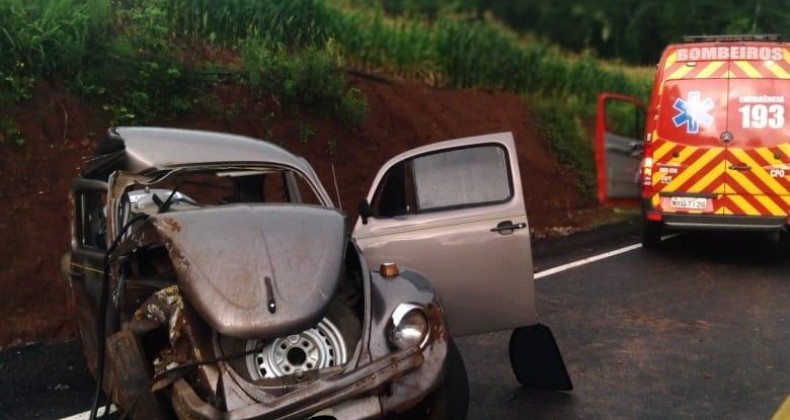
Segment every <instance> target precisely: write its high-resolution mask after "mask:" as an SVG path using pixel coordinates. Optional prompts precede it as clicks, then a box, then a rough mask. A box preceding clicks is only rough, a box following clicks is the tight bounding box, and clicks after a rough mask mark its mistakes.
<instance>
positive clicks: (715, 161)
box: [595, 35, 790, 247]
mask: <svg viewBox="0 0 790 420" xmlns="http://www.w3.org/2000/svg"><path fill="white" fill-rule="evenodd" d="M685 41H686V42H685V43H680V44H673V45H669V46H668V47H667V48H666V49H665V50H664V53H663V54H662V57H661V61H660V62H659V64H658V67H657V69H656V75H655V79H654V82H653V88H652V94H651V97H650V102H649V103H648V105H647V109H646V110H645V109H644V106H643V105H642V103H641V102H640V101H639V100H638V99H636V98H633V97H628V96H623V95H618V94H613V93H605V94H602V95H600V97H599V98H598V117H597V119H598V120H597V129H596V147H595V150H596V166H597V169H598V196H599V200H600V201H601V202H602V203H604V204H614V205H619V204H627V203H634V204H639V205H641V207H642V244H643V245H644V246H645V247H652V246H656V245H658V244H659V243H660V241H661V236H662V232H664V231H665V230H666V229H672V230H682V229H716V230H725V229H726V230H752V231H760V230H761V231H769V232H779V234H780V235H781V236H784V237H786V236H788V232H789V231H788V228H789V227H790V123H788V119H789V118H790V115H788V112H787V111H788V107H789V106H790V43H788V42H780V41H779V40H778V36H776V35H751V36H715V37H708V36H704V37H699V36H697V37H686V39H685ZM624 110H625V111H624ZM624 112H633V115H634V122H633V124H630V123H629V125H627V127H626V129H623V127H617V125H618V124H616V123H615V122H619V123H620V124H619V125H621V126H622V120H623V118H622V117H623V115H624ZM625 115H628V114H625ZM641 126H644V130H642V129H641ZM631 128H633V130H631Z"/></svg>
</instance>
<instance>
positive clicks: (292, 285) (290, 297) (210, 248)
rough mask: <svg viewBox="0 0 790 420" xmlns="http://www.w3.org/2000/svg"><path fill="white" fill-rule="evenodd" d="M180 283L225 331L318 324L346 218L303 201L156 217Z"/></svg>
mask: <svg viewBox="0 0 790 420" xmlns="http://www.w3.org/2000/svg"><path fill="white" fill-rule="evenodd" d="M151 223H152V224H153V226H154V227H155V228H156V230H157V231H158V236H160V237H161V240H162V241H163V242H164V244H165V246H166V247H167V250H168V252H169V253H170V257H171V259H172V261H173V264H174V266H175V269H176V273H177V275H178V281H179V286H180V288H181V290H182V291H183V293H184V295H185V296H186V297H187V299H188V300H189V302H190V303H191V304H192V305H193V306H194V307H195V309H196V310H197V311H198V313H199V314H200V315H201V316H202V317H203V318H204V319H205V321H206V322H207V323H208V324H209V325H210V326H211V327H212V328H213V329H215V330H216V331H218V332H219V333H221V334H225V335H228V336H233V337H238V338H260V339H263V338H270V337H277V336H282V335H287V334H291V333H294V332H296V331H301V330H303V329H305V328H308V327H310V326H312V325H313V324H315V323H317V322H318V321H319V320H320V318H321V317H322V314H323V312H324V310H325V309H326V307H327V306H328V304H329V301H330V300H331V298H332V296H333V294H334V293H335V290H336V288H337V284H338V280H339V277H340V271H341V268H342V262H343V255H344V253H345V246H346V238H345V235H346V234H345V231H346V226H345V217H344V216H343V215H342V214H341V213H339V212H338V211H336V210H331V209H327V208H322V207H313V206H303V205H259V206H254V205H253V206H248V205H239V206H224V207H217V208H212V209H200V210H192V211H184V212H177V213H167V214H161V215H157V216H155V217H153V218H152V220H151Z"/></svg>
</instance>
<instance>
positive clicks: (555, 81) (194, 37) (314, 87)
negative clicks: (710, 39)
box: [0, 0, 651, 191]
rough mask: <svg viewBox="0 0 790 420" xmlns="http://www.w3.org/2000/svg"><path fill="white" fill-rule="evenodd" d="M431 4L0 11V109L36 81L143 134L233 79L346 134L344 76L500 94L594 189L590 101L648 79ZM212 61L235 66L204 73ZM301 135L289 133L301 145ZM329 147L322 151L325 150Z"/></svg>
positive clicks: (327, 2) (24, 7) (349, 96)
mask: <svg viewBox="0 0 790 420" xmlns="http://www.w3.org/2000/svg"><path fill="white" fill-rule="evenodd" d="M470 1H471V0H470ZM438 4H439V3H438V2H432V1H428V0H426V1H416V0H415V1H405V2H402V3H398V2H395V1H386V2H383V3H379V2H378V1H374V0H368V1H365V0H348V1H340V0H334V1H331V0H268V1H258V0H233V1H222V2H219V1H215V0H38V1H35V2H28V1H26V0H0V28H2V29H1V30H0V54H2V56H3V57H4V60H2V62H0V104H4V103H5V104H8V103H11V102H15V101H19V100H23V99H25V98H27V97H29V96H30V94H31V90H32V89H33V87H34V86H35V82H36V81H37V80H38V79H40V78H54V79H55V80H58V79H59V78H60V79H61V80H63V81H64V82H65V84H66V86H68V87H69V88H70V89H71V90H72V91H74V92H77V93H79V94H82V95H85V96H94V97H98V98H101V100H102V101H103V103H104V108H105V109H106V110H107V111H108V112H109V113H110V114H111V118H112V120H113V123H124V124H127V123H146V122H151V121H153V120H155V119H156V118H158V117H161V116H166V115H169V114H175V113H179V112H183V111H186V110H189V109H190V108H191V107H192V106H193V105H194V104H195V103H196V102H197V101H198V100H201V101H206V99H204V98H202V97H203V96H205V95H204V93H205V92H206V91H207V90H209V89H210V87H211V85H212V84H214V83H217V82H220V81H226V80H231V81H235V82H241V83H245V84H247V85H249V86H250V88H251V89H252V92H253V94H255V95H258V96H259V98H261V99H267V100H268V99H272V100H274V102H275V103H278V104H279V105H280V107H281V109H282V110H283V111H284V112H290V111H291V110H293V109H294V108H299V109H305V110H307V111H310V112H313V113H320V114H323V115H325V116H327V117H332V118H338V119H340V120H342V121H344V122H346V123H348V124H352V125H353V124H358V123H360V122H361V121H363V120H364V118H365V117H366V114H367V108H366V104H365V102H364V100H363V98H362V96H361V95H360V93H359V92H357V91H355V90H353V89H349V88H348V86H347V83H346V80H345V72H344V71H343V68H353V69H356V70H362V71H374V72H377V73H383V74H386V75H391V76H401V77H407V78H417V79H421V80H425V81H428V82H430V83H432V84H435V85H438V86H448V87H459V88H465V87H483V88H493V89H503V90H507V91H511V92H516V93H519V94H523V95H524V96H525V97H526V98H528V100H529V102H530V103H531V104H532V105H533V108H534V110H535V113H536V115H537V116H538V117H539V119H540V121H541V124H542V126H543V127H544V132H545V133H546V134H547V136H548V138H549V139H550V145H551V148H552V150H553V151H554V152H555V154H556V155H557V156H558V158H559V159H560V161H561V162H563V163H565V164H567V165H569V166H570V167H571V168H573V169H574V171H576V173H577V174H578V175H579V179H580V185H581V187H582V190H584V191H591V190H592V188H591V185H592V184H591V183H592V182H594V181H593V180H594V177H593V174H592V158H591V152H590V143H591V142H590V139H589V135H588V133H587V132H586V131H585V127H586V126H588V125H587V123H588V122H589V121H590V120H591V118H592V117H593V115H594V112H595V109H594V105H595V98H596V96H597V94H598V93H599V92H602V91H617V92H622V93H627V94H632V95H636V96H641V97H646V95H647V92H648V88H649V84H650V81H651V80H650V77H649V73H646V75H642V74H643V73H638V74H639V75H637V76H635V75H633V74H626V73H625V72H623V71H622V70H621V69H619V68H615V67H612V66H609V65H604V64H602V63H601V62H600V61H598V60H596V59H595V58H594V57H593V56H591V55H589V54H582V55H581V56H577V57H569V56H568V55H566V54H564V53H562V52H561V51H560V50H559V49H557V48H553V47H549V46H546V45H543V44H539V43H534V42H532V43H529V42H525V41H524V40H523V38H522V37H521V36H520V35H518V34H517V33H515V32H513V31H512V30H509V29H507V28H506V27H505V26H504V25H502V24H500V23H498V22H497V21H495V20H492V19H490V18H487V17H485V16H484V13H483V12H484V11H485V10H484V9H485V8H480V7H477V6H474V5H473V6H468V5H467V6H465V5H464V2H463V1H457V2H448V3H447V5H449V6H447V5H444V6H438ZM420 5H422V6H420ZM448 12H449V13H448ZM209 50H222V51H226V52H229V53H230V54H231V55H232V56H233V57H235V58H236V59H235V60H229V61H228V62H220V63H216V62H211V60H210V59H208V58H205V57H208V56H211V54H206V52H207V51H209ZM208 102H209V106H211V104H210V99H209V100H208ZM311 137H312V135H311V134H309V133H308V132H307V131H305V132H303V133H302V132H300V140H301V141H303V142H306V141H309V139H310V138H311ZM337 147H338V145H337V142H336V141H334V140H332V141H331V142H328V143H327V145H326V150H327V152H328V153H330V154H331V153H334V151H335V149H336V148H337Z"/></svg>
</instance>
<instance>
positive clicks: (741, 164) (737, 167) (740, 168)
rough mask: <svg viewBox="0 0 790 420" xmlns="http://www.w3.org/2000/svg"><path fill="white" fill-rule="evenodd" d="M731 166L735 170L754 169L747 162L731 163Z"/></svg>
mask: <svg viewBox="0 0 790 420" xmlns="http://www.w3.org/2000/svg"><path fill="white" fill-rule="evenodd" d="M729 168H730V170H733V171H748V170H749V169H752V167H751V166H749V165H747V164H745V163H739V164H737V165H730V167H729Z"/></svg>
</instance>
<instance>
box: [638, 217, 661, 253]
mask: <svg viewBox="0 0 790 420" xmlns="http://www.w3.org/2000/svg"><path fill="white" fill-rule="evenodd" d="M663 228H664V226H663V225H662V224H661V223H659V222H653V221H650V220H647V218H645V216H644V215H642V247H644V248H647V249H653V248H658V246H659V245H661V231H662V230H663Z"/></svg>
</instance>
